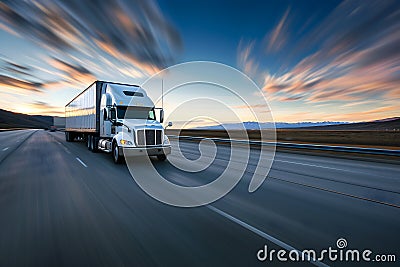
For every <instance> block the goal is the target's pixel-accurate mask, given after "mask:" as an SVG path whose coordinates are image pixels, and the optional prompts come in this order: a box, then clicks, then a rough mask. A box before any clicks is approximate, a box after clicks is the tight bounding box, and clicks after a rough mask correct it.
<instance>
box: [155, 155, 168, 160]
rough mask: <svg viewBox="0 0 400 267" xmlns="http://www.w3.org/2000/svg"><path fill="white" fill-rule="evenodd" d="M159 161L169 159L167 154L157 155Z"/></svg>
mask: <svg viewBox="0 0 400 267" xmlns="http://www.w3.org/2000/svg"><path fill="white" fill-rule="evenodd" d="M157 159H158V160H159V161H165V160H166V159H167V156H166V155H165V154H161V155H157Z"/></svg>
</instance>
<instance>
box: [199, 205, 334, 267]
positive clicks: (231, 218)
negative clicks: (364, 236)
mask: <svg viewBox="0 0 400 267" xmlns="http://www.w3.org/2000/svg"><path fill="white" fill-rule="evenodd" d="M206 207H207V208H209V209H210V210H212V211H214V212H216V213H218V214H219V215H222V216H223V217H225V218H226V219H228V220H230V221H232V222H234V223H236V224H239V225H240V226H242V227H244V228H246V229H247V230H250V231H251V232H253V233H255V234H257V235H258V236H261V237H262V238H265V239H267V240H269V241H271V242H272V243H274V244H275V245H278V246H280V247H282V248H284V249H286V250H288V251H289V250H295V251H297V252H298V253H299V255H302V254H303V253H302V251H300V250H298V249H296V248H294V247H292V246H291V245H289V244H286V243H285V242H283V241H281V240H279V239H277V238H275V237H273V236H271V235H269V234H267V233H264V232H263V231H261V230H259V229H257V228H255V227H254V226H251V225H250V224H247V223H245V222H243V221H241V220H239V219H238V218H235V217H233V216H232V215H229V214H228V213H226V212H224V211H222V210H220V209H217V208H216V207H214V206H210V205H208V206H206ZM305 259H306V260H308V261H309V262H310V263H311V264H314V265H316V266H324V267H329V265H326V264H325V263H323V262H320V261H317V260H316V259H313V258H311V259H308V258H307V257H305Z"/></svg>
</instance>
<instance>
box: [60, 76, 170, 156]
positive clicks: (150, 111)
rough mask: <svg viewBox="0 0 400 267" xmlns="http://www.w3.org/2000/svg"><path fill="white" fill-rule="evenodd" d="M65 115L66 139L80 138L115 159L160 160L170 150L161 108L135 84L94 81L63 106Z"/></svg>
mask: <svg viewBox="0 0 400 267" xmlns="http://www.w3.org/2000/svg"><path fill="white" fill-rule="evenodd" d="M156 110H159V118H158V120H157V117H156ZM65 118H66V119H65V139H66V141H67V142H73V141H75V140H78V139H79V140H84V141H85V142H86V144H87V148H88V150H90V151H92V152H97V151H103V152H106V153H111V155H112V158H113V160H114V162H115V163H120V162H122V161H123V158H124V157H131V156H157V158H158V159H159V160H160V161H164V160H166V159H167V155H168V154H170V153H171V145H170V142H169V140H168V137H167V136H166V135H165V131H164V128H163V126H162V123H163V121H164V110H163V109H162V108H156V107H155V106H154V103H153V101H152V100H151V99H150V97H149V96H148V95H147V93H146V91H145V90H144V89H143V88H141V87H140V86H138V85H132V84H123V83H115V82H107V81H95V82H93V83H92V84H91V85H90V86H89V87H87V88H86V89H85V90H84V91H83V92H81V93H80V94H78V95H77V96H76V97H75V98H73V99H72V100H71V101H70V102H69V103H68V104H67V105H66V106H65ZM171 125H172V123H171V122H169V123H168V126H171Z"/></svg>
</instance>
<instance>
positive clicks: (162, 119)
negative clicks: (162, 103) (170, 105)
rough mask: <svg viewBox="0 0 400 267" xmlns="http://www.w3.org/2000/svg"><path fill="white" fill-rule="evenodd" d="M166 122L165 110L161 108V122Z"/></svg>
mask: <svg viewBox="0 0 400 267" xmlns="http://www.w3.org/2000/svg"><path fill="white" fill-rule="evenodd" d="M163 122H164V110H163V109H160V123H163Z"/></svg>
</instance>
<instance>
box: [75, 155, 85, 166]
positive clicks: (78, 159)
mask: <svg viewBox="0 0 400 267" xmlns="http://www.w3.org/2000/svg"><path fill="white" fill-rule="evenodd" d="M76 160H77V161H79V163H80V164H82V165H83V166H84V167H85V168H87V165H86V164H85V163H84V162H83V161H82V160H81V159H80V158H78V157H76Z"/></svg>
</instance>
